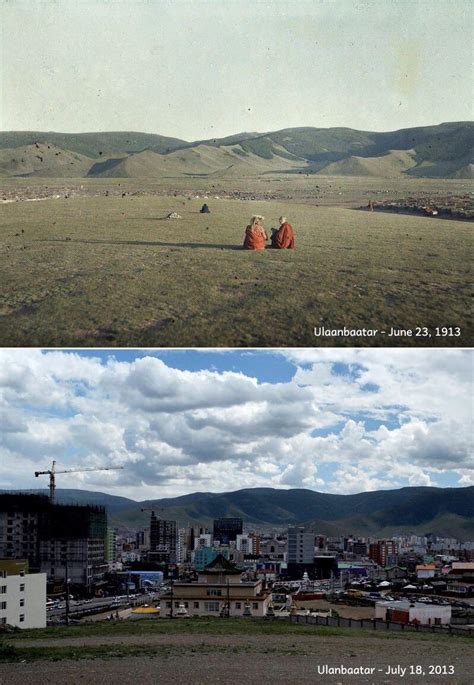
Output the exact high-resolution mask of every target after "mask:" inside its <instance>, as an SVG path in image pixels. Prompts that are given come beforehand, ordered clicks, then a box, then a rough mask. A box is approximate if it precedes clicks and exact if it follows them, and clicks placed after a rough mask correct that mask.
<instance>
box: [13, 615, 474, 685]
mask: <svg viewBox="0 0 474 685" xmlns="http://www.w3.org/2000/svg"><path fill="white" fill-rule="evenodd" d="M324 665H327V666H329V667H340V666H341V665H343V666H344V667H345V668H353V669H355V668H361V667H362V668H369V669H370V668H372V669H373V671H371V672H370V673H363V674H357V675H350V676H349V675H346V676H344V675H342V676H341V675H338V674H327V675H321V674H319V673H318V667H322V666H324ZM389 666H390V667H392V668H393V669H396V668H397V667H398V668H402V669H406V670H405V672H404V674H403V677H402V676H401V675H400V674H393V673H392V674H387V670H388V667H389ZM410 666H413V667H414V668H416V667H417V666H418V667H419V668H421V670H422V671H423V672H424V673H423V675H422V674H418V675H416V674H413V673H410ZM436 666H438V667H440V666H441V667H443V666H444V667H446V668H447V674H445V675H442V674H439V675H430V667H436ZM473 667H474V662H473V654H472V645H471V640H470V639H469V638H464V637H454V636H451V637H450V636H436V635H430V634H420V635H418V634H409V635H405V634H401V633H400V632H398V631H389V632H387V631H374V630H352V629H336V628H325V627H318V626H304V625H294V624H291V623H287V622H280V621H278V622H267V621H261V620H255V621H254V620H251V621H246V620H242V619H225V620H222V619H191V620H189V621H186V620H185V621H180V620H178V621H174V622H172V623H170V622H169V621H165V620H161V619H155V620H143V621H123V622H114V623H112V624H105V623H102V624H93V625H88V626H71V627H70V628H69V629H68V628H64V627H63V628H56V629H53V628H47V629H45V630H29V631H20V633H15V634H12V635H8V636H6V637H5V638H4V640H3V647H2V646H1V645H0V684H1V685H17V684H18V685H20V683H21V685H37V684H39V683H45V682H50V681H51V682H54V683H57V684H58V685H62V684H63V683H64V685H66V684H69V683H76V682H91V683H98V682H100V683H105V684H108V683H111V684H112V683H130V682H135V681H139V682H140V683H143V684H144V685H145V684H146V685H148V684H150V685H151V684H154V683H157V682H167V683H168V682H170V683H193V684H194V683H196V684H202V685H204V684H206V685H207V683H241V682H242V679H245V682H247V683H259V684H260V683H285V684H286V683H293V682H301V683H326V682H328V683H376V684H377V685H379V684H380V685H382V684H383V685H387V684H389V685H391V684H392V683H399V682H404V683H408V684H409V685H415V684H417V683H420V682H423V683H430V685H431V683H439V684H440V685H468V684H470V683H471V682H472V668H473Z"/></svg>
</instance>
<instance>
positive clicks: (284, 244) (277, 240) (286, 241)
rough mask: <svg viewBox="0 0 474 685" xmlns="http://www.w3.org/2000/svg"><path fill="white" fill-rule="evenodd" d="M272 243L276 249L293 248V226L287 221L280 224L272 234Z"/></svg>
mask: <svg viewBox="0 0 474 685" xmlns="http://www.w3.org/2000/svg"><path fill="white" fill-rule="evenodd" d="M272 245H273V247H275V248H276V249H277V250H293V249H294V247H295V233H294V231H293V226H292V225H291V224H289V223H288V222H285V223H284V224H282V225H281V226H280V228H279V229H278V231H277V232H276V233H275V235H274V236H273V239H272Z"/></svg>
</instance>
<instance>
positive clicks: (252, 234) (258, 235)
mask: <svg viewBox="0 0 474 685" xmlns="http://www.w3.org/2000/svg"><path fill="white" fill-rule="evenodd" d="M267 239H268V237H267V234H266V233H265V231H264V230H263V227H262V226H260V224H255V225H254V226H247V228H246V229H245V238H244V248H245V249H246V250H264V249H265V247H266V242H267Z"/></svg>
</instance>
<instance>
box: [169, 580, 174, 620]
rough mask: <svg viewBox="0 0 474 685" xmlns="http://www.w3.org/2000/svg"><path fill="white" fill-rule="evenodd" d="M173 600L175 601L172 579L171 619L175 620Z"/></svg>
mask: <svg viewBox="0 0 474 685" xmlns="http://www.w3.org/2000/svg"><path fill="white" fill-rule="evenodd" d="M173 599H174V590H173V579H171V611H170V618H173Z"/></svg>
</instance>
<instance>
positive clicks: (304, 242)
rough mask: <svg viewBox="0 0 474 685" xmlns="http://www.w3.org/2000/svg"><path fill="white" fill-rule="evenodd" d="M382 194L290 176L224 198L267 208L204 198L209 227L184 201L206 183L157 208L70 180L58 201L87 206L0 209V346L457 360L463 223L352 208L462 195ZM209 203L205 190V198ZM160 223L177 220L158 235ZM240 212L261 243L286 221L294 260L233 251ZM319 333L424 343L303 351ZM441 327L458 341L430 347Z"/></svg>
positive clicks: (357, 341) (354, 182)
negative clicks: (393, 333)
mask: <svg viewBox="0 0 474 685" xmlns="http://www.w3.org/2000/svg"><path fill="white" fill-rule="evenodd" d="M35 183H36V184H37V185H38V188H40V187H42V186H40V184H39V182H38V180H31V179H29V180H26V179H22V180H21V181H19V180H18V179H9V180H8V181H5V182H4V183H3V184H2V185H3V190H5V189H8V190H10V191H11V189H12V188H20V189H22V188H23V189H24V188H25V187H26V186H27V185H29V186H30V191H31V185H33V186H34V184H35ZM48 183H49V185H50V187H53V186H54V182H52V181H50V180H49V179H48ZM68 183H69V180H68ZM229 183H230V182H229ZM405 183H406V184H407V185H406V187H405V185H404V184H405ZM79 184H80V185H79ZM390 184H391V181H390V182H389V181H387V180H374V179H370V180H366V179H352V178H351V179H342V178H339V179H334V178H321V177H318V178H316V177H312V178H308V179H306V178H301V177H297V176H291V175H287V176H286V177H284V178H283V177H282V178H268V179H264V180H263V181H262V180H261V179H256V180H255V179H254V180H253V181H251V180H249V179H246V180H245V181H242V182H240V183H239V182H232V187H238V188H240V189H241V190H242V191H245V192H249V191H251V189H252V188H255V192H256V193H257V194H258V193H262V191H264V192H265V193H267V195H268V193H271V194H272V195H273V196H272V199H255V200H249V199H222V198H220V199H215V198H214V197H213V196H211V197H210V199H209V200H207V202H208V204H209V205H210V207H211V214H209V215H201V214H200V213H199V208H200V206H201V204H202V202H203V199H202V197H200V198H196V197H195V196H194V193H195V190H193V191H192V190H191V189H199V188H202V189H204V188H209V187H210V181H209V179H184V180H183V179H179V180H177V179H169V180H168V181H167V182H166V183H165V182H161V183H160V187H159V192H160V193H163V192H167V193H169V194H168V195H161V194H160V195H158V194H152V193H153V192H155V191H156V190H157V186H154V185H153V183H151V182H150V181H146V182H143V183H141V182H140V181H138V180H136V179H135V180H130V179H129V180H126V181H123V182H121V181H120V179H117V180H116V181H114V180H110V179H107V182H106V183H105V182H98V181H87V180H86V181H85V180H84V179H80V181H77V182H71V183H69V186H68V188H73V187H74V186H77V187H78V188H80V186H82V189H84V188H85V190H86V191H87V192H89V193H90V194H88V195H82V196H81V195H78V196H75V197H74V196H73V197H69V199H65V198H64V197H63V196H62V197H61V198H59V199H54V200H53V199H51V200H45V201H42V202H24V201H22V202H13V203H11V204H4V205H2V207H1V215H0V250H1V258H2V262H3V266H2V273H3V275H2V277H1V278H2V283H1V293H2V300H1V304H0V344H1V345H4V346H5V345H11V346H108V347H113V346H140V347H145V346H150V347H154V346H165V347H166V346H184V347H186V346H237V347H239V346H263V347H266V346H313V345H317V346H325V345H327V346H332V345H348V346H354V345H362V346H367V345H377V346H382V345H397V344H402V345H421V346H426V345H436V346H449V345H456V346H460V345H469V344H470V342H471V340H470V336H469V330H470V329H469V327H470V309H469V306H470V305H469V295H470V293H469V288H468V283H469V261H470V259H469V254H470V250H471V248H472V243H471V233H472V231H471V229H472V224H468V223H463V222H456V221H450V220H441V219H435V218H424V217H419V216H408V215H391V214H387V213H378V212H373V213H372V212H365V211H357V210H356V209H354V208H353V205H357V204H361V203H364V202H365V203H366V198H367V196H370V197H373V199H379V198H382V197H384V196H390V197H397V193H398V195H400V194H403V193H405V195H406V193H407V192H408V191H407V189H406V188H410V191H411V192H415V191H416V192H419V193H421V194H423V193H430V194H436V193H442V192H446V189H447V188H449V189H450V191H452V192H456V191H459V190H463V189H465V188H466V182H460V181H438V182H434V181H430V180H427V179H424V180H422V181H421V180H420V181H415V180H412V179H410V181H406V182H405V181H404V182H403V183H401V184H399V186H397V187H395V186H393V184H392V185H390ZM316 185H317V186H318V187H316ZM43 186H44V179H43ZM57 186H58V188H62V187H63V186H64V180H61V181H58V182H57ZM229 187H230V186H229ZM176 188H178V190H177V189H176ZM109 189H110V191H111V192H110V194H109V195H108V196H106V195H105V193H106V191H107V190H109ZM122 190H123V191H124V192H126V193H127V194H126V195H125V196H124V197H122V196H121V191H122ZM223 190H224V186H223V185H222V184H220V183H218V182H217V181H216V184H213V187H212V190H211V192H212V193H213V194H216V195H218V194H220V193H222V191H223ZM134 191H135V192H137V191H139V192H140V193H143V194H137V195H131V194H130V193H132V192H134ZM175 194H176V196H175ZM172 210H175V211H177V212H179V214H180V215H181V217H182V218H181V219H176V220H165V219H164V218H163V217H164V216H165V215H166V214H167V212H169V211H172ZM255 213H260V214H263V215H264V216H265V217H266V221H265V225H266V227H267V228H270V227H271V226H275V225H276V223H277V217H278V216H279V215H280V214H285V215H287V216H288V217H289V220H290V221H291V223H292V224H293V226H294V227H295V230H296V236H297V249H296V250H295V251H273V250H266V251H264V252H247V251H244V250H242V249H241V244H242V239H243V231H244V227H245V225H246V223H247V222H248V218H249V217H250V216H251V215H252V214H255ZM319 326H324V327H325V328H342V327H344V326H346V327H348V328H357V329H360V328H364V327H365V328H377V329H379V330H385V331H389V330H390V328H391V327H394V328H412V329H415V327H417V326H420V327H428V328H429V329H430V330H431V334H432V337H412V338H406V337H405V338H401V339H400V338H389V337H387V336H386V335H385V336H384V335H377V336H375V337H371V338H367V337H360V338H354V337H348V338H331V337H329V338H322V337H315V336H314V334H313V329H314V327H319ZM441 326H452V327H455V326H459V327H460V328H461V331H462V335H461V337H441V338H439V337H436V336H435V328H436V327H441Z"/></svg>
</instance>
